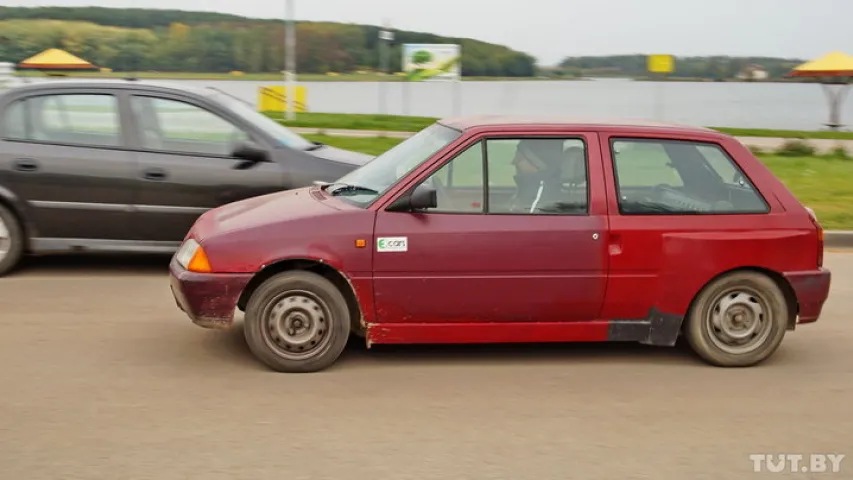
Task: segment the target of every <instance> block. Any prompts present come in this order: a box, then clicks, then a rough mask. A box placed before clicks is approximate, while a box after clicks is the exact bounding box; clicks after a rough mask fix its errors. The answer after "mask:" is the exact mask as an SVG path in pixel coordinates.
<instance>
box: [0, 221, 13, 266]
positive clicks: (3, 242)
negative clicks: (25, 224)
mask: <svg viewBox="0 0 853 480" xmlns="http://www.w3.org/2000/svg"><path fill="white" fill-rule="evenodd" d="M11 249H12V238H11V237H10V235H9V227H7V226H6V222H4V221H3V218H0V261H2V260H3V259H4V258H6V255H8V254H9V250H11Z"/></svg>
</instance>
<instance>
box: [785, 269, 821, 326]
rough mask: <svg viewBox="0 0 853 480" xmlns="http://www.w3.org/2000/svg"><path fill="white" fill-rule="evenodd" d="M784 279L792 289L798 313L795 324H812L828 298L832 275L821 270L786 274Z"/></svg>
mask: <svg viewBox="0 0 853 480" xmlns="http://www.w3.org/2000/svg"><path fill="white" fill-rule="evenodd" d="M785 278H787V279H788V282H789V283H790V284H791V287H792V288H793V289H794V294H795V295H796V297H797V303H798V304H799V308H800V313H799V318H798V320H797V323H813V322H816V321H817V320H818V318H819V317H820V314H821V310H823V304H824V303H825V302H826V299H827V298H828V297H829V286H830V283H831V281H832V274H831V273H830V271H829V270H827V269H825V268H821V269H818V270H814V271H809V272H792V273H786V274H785Z"/></svg>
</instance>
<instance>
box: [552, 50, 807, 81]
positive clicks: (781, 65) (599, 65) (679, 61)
mask: <svg viewBox="0 0 853 480" xmlns="http://www.w3.org/2000/svg"><path fill="white" fill-rule="evenodd" d="M647 59H648V57H647V56H646V55H611V56H587V57H568V58H566V59H565V60H563V61H562V62H561V63H560V65H559V67H558V69H557V70H556V72H555V73H556V74H558V75H564V76H581V75H585V76H594V75H603V76H624V77H635V78H637V77H647V76H648V75H649V73H648V72H647ZM804 61H805V60H800V59H793V58H774V57H727V56H711V57H676V58H675V71H674V72H673V73H671V74H670V75H669V76H670V77H674V78H702V79H714V80H726V79H732V78H736V77H737V76H738V75H739V74H741V73H743V72H746V71H747V70H748V69H749V68H750V66H760V67H761V68H763V69H764V70H765V71H766V72H767V75H768V77H769V78H773V79H779V78H782V77H784V76H785V74H787V73H788V72H790V71H791V69H793V68H794V67H796V66H797V65H799V64H801V63H803V62H804Z"/></svg>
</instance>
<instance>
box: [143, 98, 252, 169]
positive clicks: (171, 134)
mask: <svg viewBox="0 0 853 480" xmlns="http://www.w3.org/2000/svg"><path fill="white" fill-rule="evenodd" d="M131 105H132V107H133V112H134V115H135V117H136V123H137V125H138V130H139V133H140V137H141V140H142V144H143V146H144V147H145V148H148V149H151V150H159V151H168V152H178V153H188V154H196V155H212V156H230V155H231V148H232V146H233V144H234V142H237V141H241V140H248V139H249V137H248V135H247V134H246V133H245V132H244V131H243V130H241V129H239V128H237V126H235V125H234V124H232V123H231V122H229V121H227V120H225V119H223V118H222V117H220V116H218V115H216V114H214V113H212V112H210V111H208V110H205V109H203V108H200V107H197V106H195V105H191V104H189V103H186V102H181V101H177V100H169V99H164V98H154V97H145V96H134V97H133V98H132V101H131Z"/></svg>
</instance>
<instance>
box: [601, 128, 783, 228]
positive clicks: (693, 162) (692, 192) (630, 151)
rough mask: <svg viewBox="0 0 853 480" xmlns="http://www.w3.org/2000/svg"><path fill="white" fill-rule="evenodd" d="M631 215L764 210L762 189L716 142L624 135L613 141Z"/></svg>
mask: <svg viewBox="0 0 853 480" xmlns="http://www.w3.org/2000/svg"><path fill="white" fill-rule="evenodd" d="M611 154H612V158H613V168H614V171H615V173H616V182H617V186H616V187H617V191H618V196H619V210H620V212H621V213H622V214H625V215H655V214H657V215H666V214H670V215H672V214H677V215H688V214H717V215H720V214H760V213H767V212H769V211H770V208H769V205H768V204H767V202H766V201H765V200H764V198H763V197H762V196H761V194H760V192H758V190H757V189H756V188H755V186H754V185H753V184H752V182H750V180H749V179H748V178H747V177H746V175H745V174H744V173H743V171H742V170H741V169H740V167H739V166H738V165H737V163H735V161H734V160H733V159H732V158H731V157H730V156H729V155H728V154H727V153H726V152H725V150H724V149H723V148H722V147H721V146H720V145H717V144H714V143H704V142H689V141H681V140H657V139H632V138H619V139H614V140H613V141H612V142H611Z"/></svg>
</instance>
